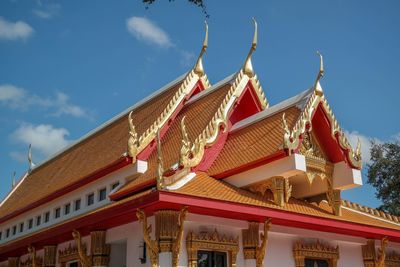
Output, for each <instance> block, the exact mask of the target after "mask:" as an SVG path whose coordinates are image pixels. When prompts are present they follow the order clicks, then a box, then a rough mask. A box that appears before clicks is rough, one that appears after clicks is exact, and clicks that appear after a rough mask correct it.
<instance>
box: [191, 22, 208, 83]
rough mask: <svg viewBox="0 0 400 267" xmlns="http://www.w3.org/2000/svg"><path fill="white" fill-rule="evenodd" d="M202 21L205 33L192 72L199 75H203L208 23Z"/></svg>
mask: <svg viewBox="0 0 400 267" xmlns="http://www.w3.org/2000/svg"><path fill="white" fill-rule="evenodd" d="M204 23H205V25H206V35H205V36H204V41H203V46H202V48H201V51H200V55H199V58H198V59H197V61H196V64H195V65H194V72H195V73H196V74H197V75H199V76H200V77H201V76H203V75H204V68H203V54H204V53H205V52H206V49H207V47H208V24H207V21H204Z"/></svg>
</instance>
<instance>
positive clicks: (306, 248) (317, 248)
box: [293, 240, 339, 267]
mask: <svg viewBox="0 0 400 267" xmlns="http://www.w3.org/2000/svg"><path fill="white" fill-rule="evenodd" d="M293 256H294V259H295V263H296V267H304V266H305V259H306V258H312V259H322V260H326V261H327V262H328V263H329V266H330V267H336V266H337V261H338V259H339V246H336V248H335V247H330V246H328V245H324V244H322V243H320V241H319V240H317V242H315V243H311V244H306V243H303V242H301V241H298V242H296V243H295V245H294V247H293Z"/></svg>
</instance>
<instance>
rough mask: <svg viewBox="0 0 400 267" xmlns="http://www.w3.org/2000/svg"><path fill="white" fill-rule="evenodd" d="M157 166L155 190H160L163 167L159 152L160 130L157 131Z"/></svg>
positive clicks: (160, 152) (160, 151)
mask: <svg viewBox="0 0 400 267" xmlns="http://www.w3.org/2000/svg"><path fill="white" fill-rule="evenodd" d="M157 165H158V166H157V190H161V189H162V188H163V176H164V167H163V158H162V150H161V138H160V129H158V130H157Z"/></svg>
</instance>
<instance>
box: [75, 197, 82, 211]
mask: <svg viewBox="0 0 400 267" xmlns="http://www.w3.org/2000/svg"><path fill="white" fill-rule="evenodd" d="M80 209H81V199H77V200H75V203H74V210H75V211H77V210H80Z"/></svg>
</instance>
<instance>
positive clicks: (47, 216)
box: [44, 211, 50, 223]
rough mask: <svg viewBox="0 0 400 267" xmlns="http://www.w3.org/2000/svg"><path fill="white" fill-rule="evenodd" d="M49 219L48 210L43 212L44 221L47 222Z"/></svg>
mask: <svg viewBox="0 0 400 267" xmlns="http://www.w3.org/2000/svg"><path fill="white" fill-rule="evenodd" d="M49 221H50V211H48V212H46V213H45V214H44V222H45V223H47V222H49Z"/></svg>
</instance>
